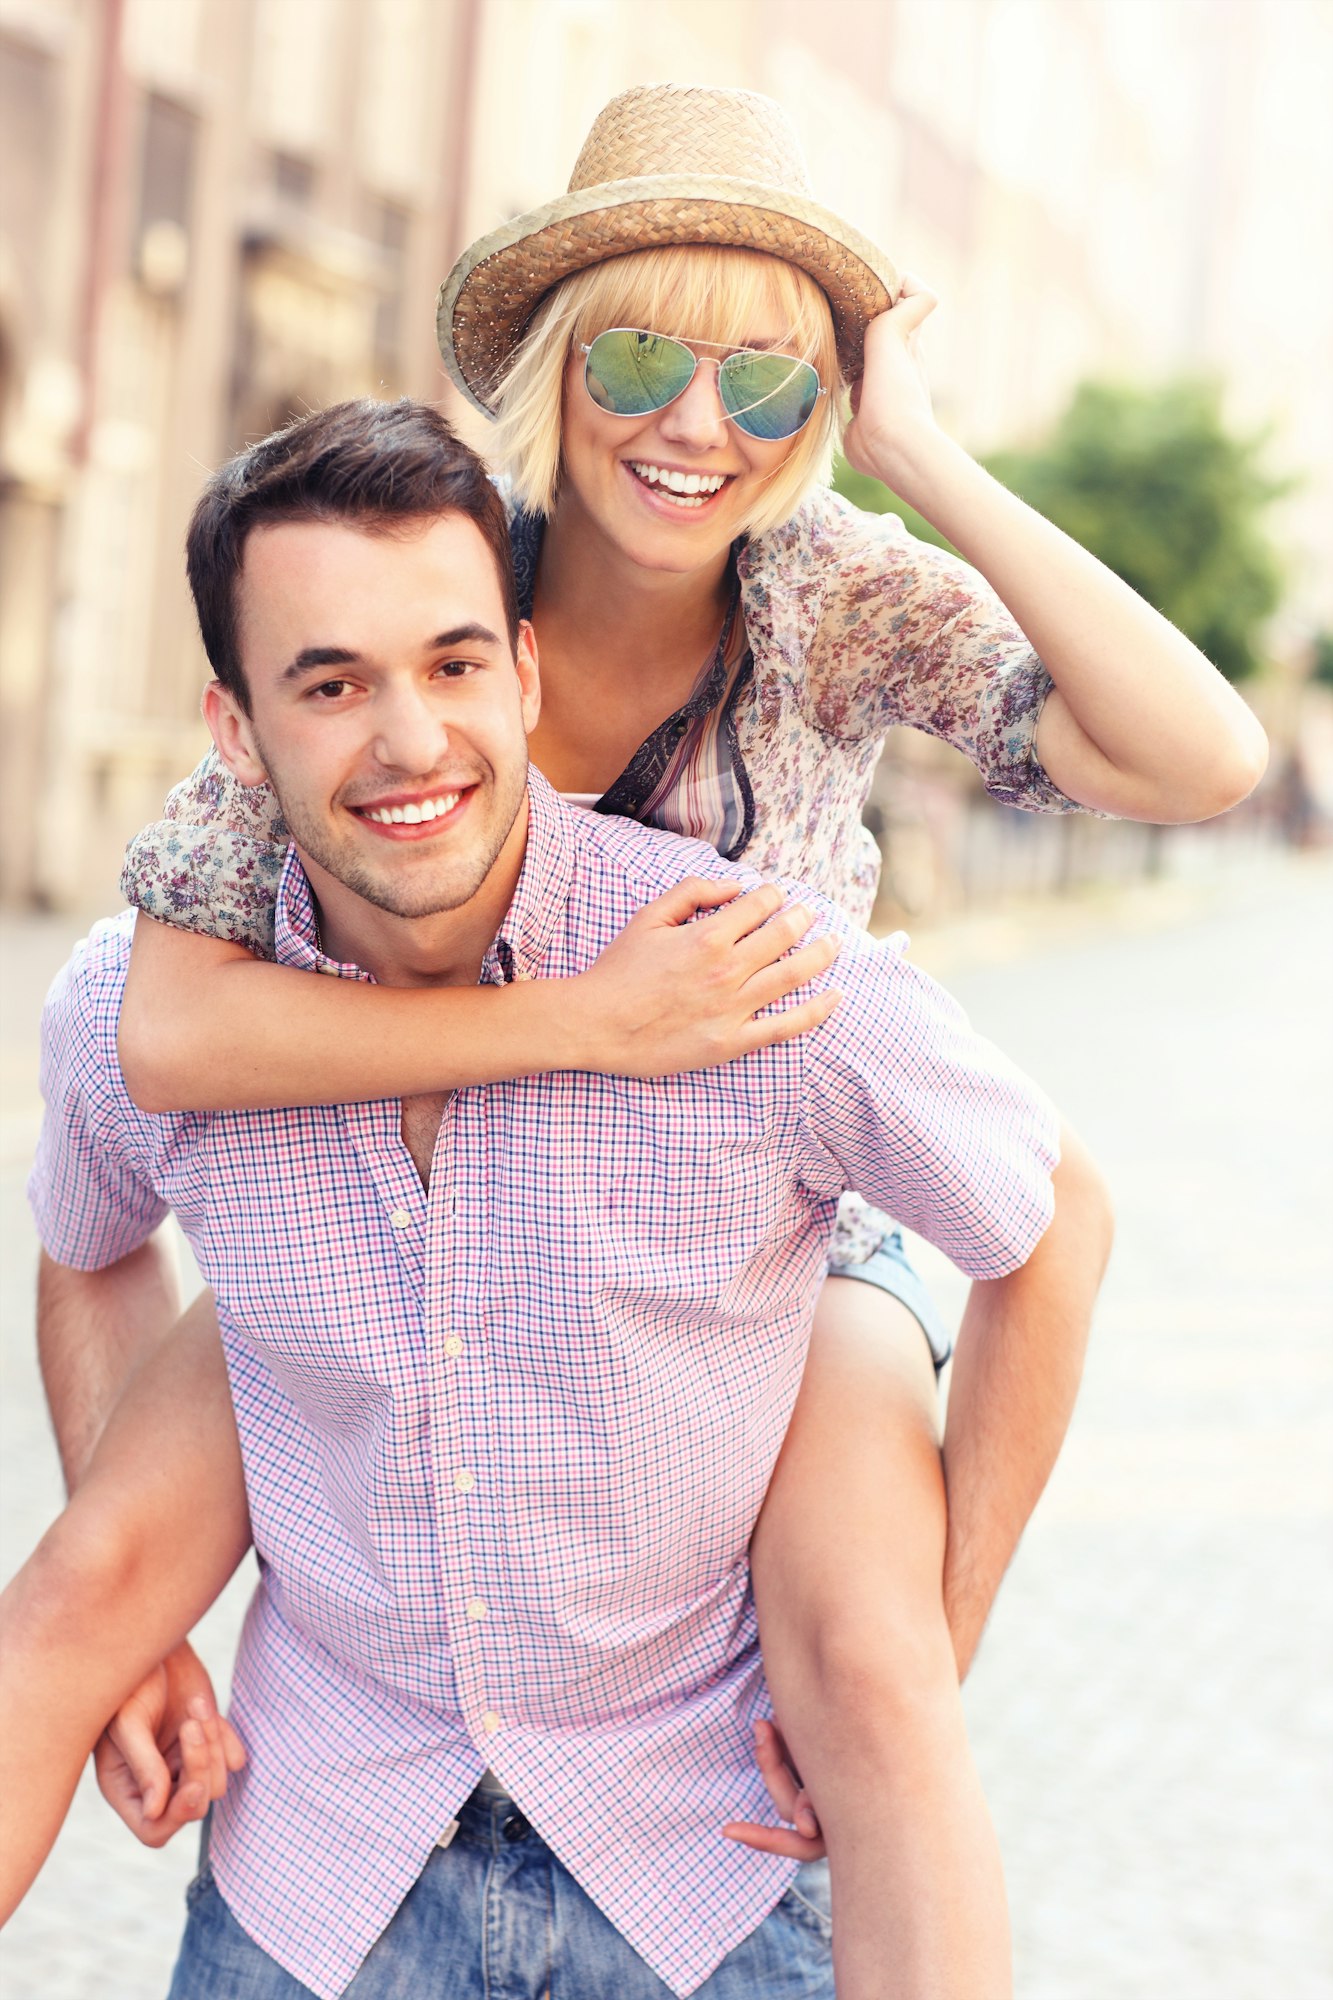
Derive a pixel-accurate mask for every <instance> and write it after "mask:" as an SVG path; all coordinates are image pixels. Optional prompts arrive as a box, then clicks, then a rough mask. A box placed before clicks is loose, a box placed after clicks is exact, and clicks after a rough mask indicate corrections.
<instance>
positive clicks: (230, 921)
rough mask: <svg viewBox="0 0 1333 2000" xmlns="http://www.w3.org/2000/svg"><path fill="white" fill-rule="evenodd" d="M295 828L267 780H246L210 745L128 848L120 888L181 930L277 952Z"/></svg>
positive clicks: (136, 904)
mask: <svg viewBox="0 0 1333 2000" xmlns="http://www.w3.org/2000/svg"><path fill="white" fill-rule="evenodd" d="M287 845H288V834H287V828H286V825H285V824H284V821H283V818H282V814H281V813H280V811H279V810H278V802H277V800H276V799H275V798H274V796H273V793H272V792H271V791H270V789H269V787H268V786H267V785H242V784H239V783H238V782H237V780H236V779H235V778H233V777H232V775H231V773H230V772H229V771H228V770H227V768H226V766H225V765H224V764H223V763H222V762H221V760H220V758H219V757H218V755H217V752H216V751H215V750H210V751H209V753H208V755H207V756H206V757H205V758H204V760H203V762H202V763H201V764H198V765H196V767H195V769H194V770H193V771H191V773H190V775H189V777H188V778H186V780H185V781H184V783H183V784H180V785H177V786H176V789H175V790H174V791H173V792H172V794H171V796H170V797H169V798H168V800H167V803H166V806H165V808H164V810H163V815H162V818H161V819H160V820H158V821H157V822H156V823H155V824H154V825H153V826H148V827H145V828H144V830H143V832H142V833H139V834H136V835H135V837H134V839H133V840H132V841H131V842H130V844H129V847H128V848H127V849H126V853H125V867H124V871H123V873H122V875H121V878H120V887H121V893H122V894H123V895H124V897H125V900H126V901H127V902H128V903H131V904H133V905H134V907H135V908H136V909H140V910H144V911H146V913H147V914H148V915H149V916H150V917H157V918H159V919H160V920H161V921H162V922H163V923H168V924H175V925H177V926H178V928H179V929H181V930H187V931H200V932H202V934H203V935H204V936H205V937H218V938H230V939H232V940H233V941H234V942H235V943H237V944H244V945H248V946H249V947H250V949H251V950H252V951H257V952H259V953H260V954H261V955H262V956H263V957H264V958H272V957H273V949H274V947H273V913H274V908H275V905H276V903H277V895H278V881H279V878H280V877H281V874H282V868H283V863H284V861H285V860H286V857H287Z"/></svg>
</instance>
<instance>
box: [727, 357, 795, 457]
mask: <svg viewBox="0 0 1333 2000" xmlns="http://www.w3.org/2000/svg"><path fill="white" fill-rule="evenodd" d="M717 387H718V394H719V395H720V396H721V398H722V407H723V409H724V410H725V411H726V413H727V415H728V416H729V417H731V418H732V419H733V421H734V422H735V423H737V424H739V426H740V428H741V429H742V430H743V431H748V432H749V434H750V436H751V437H756V438H788V437H795V435H796V433H797V431H798V430H800V428H801V426H802V425H803V424H805V423H807V422H808V421H809V418H810V412H811V411H812V410H813V409H814V407H815V404H816V403H817V402H818V401H819V377H818V375H817V374H816V373H815V371H814V369H813V368H812V367H811V365H810V363H809V362H808V361H798V360H797V359H796V358H795V356H794V355H791V354H729V355H728V356H727V358H726V360H725V361H724V362H723V363H722V366H721V368H720V369H719V370H718V376H717Z"/></svg>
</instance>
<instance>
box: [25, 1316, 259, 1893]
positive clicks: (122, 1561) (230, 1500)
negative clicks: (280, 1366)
mask: <svg viewBox="0 0 1333 2000" xmlns="http://www.w3.org/2000/svg"><path fill="white" fill-rule="evenodd" d="M249 1542H250V1523H249V1517H248V1514H247V1510H246V1500H245V1480H244V1474H243V1472H242V1468H241V1455H240V1446H239V1444H238V1442H237V1438H236V1426H235V1421H234V1419H233V1416H232V1408H231V1396H230V1394H229V1391H228V1387H227V1376H226V1369H225V1366H224V1364H223V1360H222V1352H221V1348H220V1346H219V1343H218V1335H217V1323H216V1320H215V1318H214V1315H213V1304H212V1299H211V1297H210V1296H209V1295H207V1294H205V1295H204V1296H203V1297H201V1298H200V1299H199V1300H198V1301H197V1302H196V1304H195V1305H194V1306H192V1307H191V1309H190V1311H189V1312H188V1313H187V1314H186V1316H185V1318H184V1319H183V1320H182V1321H181V1324H180V1326H179V1327H178V1328H177V1329H176V1330H175V1331H174V1332H173V1333H171V1334H169V1335H168V1336H167V1338H166V1339H165V1340H164V1341H163V1342H162V1343H161V1344H160V1345H159V1346H158V1347H157V1349H156V1350H155V1351H154V1352H153V1353H152V1354H151V1355H150V1356H149V1357H148V1359H147V1360H146V1361H145V1362H144V1363H143V1365H142V1366H141V1367H140V1368H139V1370H138V1372H137V1373H136V1374H135V1375H134V1376H133V1377H132V1378H131V1380H130V1382H129V1384H128V1385H127V1387H126V1389H125V1392H124V1394H123V1396H122V1397H121V1399H120V1401H119V1402H118V1403H117V1405H116V1407H115V1409H114V1410H113V1411H112V1413H111V1416H110V1418H109V1419H108V1421H107V1425H106V1429H105V1430H104V1431H103V1433H102V1436H101V1438H100V1439H99V1441H98V1445H97V1449H96V1451H95V1452H94V1454H93V1457H92V1460H91V1462H90V1464H89V1466H88V1470H87V1472H86V1474H85V1475H84V1478H83V1480H82V1482H81V1484H80V1485H79V1487H78V1489H77V1491H76V1492H75V1494H74V1496H73V1498H72V1499H71V1500H70V1502H69V1505H68V1506H67V1507H66V1509H65V1511H64V1512H63V1513H62V1514H61V1515H60V1517H59V1518H58V1520H57V1521H56V1522H55V1523H54V1524H53V1526H52V1527H51V1528H50V1529H48V1531H47V1533H46V1534H45V1535H44V1536H43V1538H42V1540H41V1542H40V1543H39V1544H38V1546H37V1548H36V1550H35V1551H34V1552H33V1554H32V1556H30V1557H29V1559H28V1561H27V1562H26V1563H25V1564H24V1566H23V1568H22V1569H21V1570H20V1571H19V1573H18V1575H17V1576H16V1577H15V1578H14V1580H13V1582H12V1583H11V1584H10V1585H9V1586H8V1588H7V1589H6V1590H5V1592H4V1594H3V1596H0V1719H2V1720H3V1727H0V1797H3V1799H4V1801H5V1810H4V1819H3V1830H2V1831H3V1837H2V1838H0V1922H3V1921H4V1919H5V1918H6V1917H7V1916H8V1915H9V1913H10V1912H11V1911H12V1910H13V1909H14V1907H15V1906H16V1904H17V1903H18V1902H19V1901H20V1899H21V1898H22V1896H23V1895H24V1893H25V1892H26V1890H27V1888H28V1886H29V1884H30V1883H31V1881H32V1879H33V1877H34V1876H35V1875H36V1873H37V1870H38V1869H39V1868H40V1866H41V1864H42V1862H43V1861H44V1859H45V1858H46V1855H47V1854H48V1853H49V1851H50V1848H51V1845H52V1843H53V1842H54V1840H55V1837H56V1835H57V1833H58V1832H59V1830H60V1826H61V1822H62V1821H63V1819H64V1816H65V1813H66V1811H67V1810H68V1807H69V1802H70V1799H71V1798H72V1796H73V1793H74V1787H75V1785H76V1784H77V1782H78V1777H79V1772H80V1770H81V1769H82V1767H83V1763H84V1760H85V1759H86V1758H87V1756H88V1753H89V1751H90V1750H91V1749H92V1746H93V1744H94V1743H95V1741H96V1740H97V1737H98V1736H99V1735H100V1733H101V1731H102V1729H103V1727H104V1725H105V1724H106V1722H107V1720H108V1718H109V1717H110V1716H111V1715H112V1713H113V1711H114V1710H115V1708H116V1706H117V1704H118V1703H120V1702H121V1701H123V1700H124V1699H125V1697H126V1696H127V1695H128V1694H129V1693H130V1692H131V1691H132V1690H133V1689H134V1688H135V1687H136V1686H137V1685H138V1683H139V1682H140V1681H141V1680H142V1679H143V1677H144V1675H145V1674H146V1673H147V1672H148V1671H149V1669H150V1668H151V1667H153V1666H154V1665H156V1663H157V1662H158V1661H159V1660H161V1659H162V1658H163V1657H164V1656H165V1655H166V1654H167V1653H168V1652H169V1651H170V1650H171V1649H172V1648H173V1647H174V1646H175V1645H176V1644H177V1643H178V1642H179V1641H180V1640H181V1639H182V1638H183V1637H184V1636H185V1634H186V1633H187V1632H188V1631H189V1629H190V1627H191V1626H192V1625H193V1624H194V1623H195V1621H196V1619H198V1618H199V1617H200V1615H201V1614H202V1613H203V1612H204V1611H205V1610H206V1609H207V1607H208V1606H209V1605H210V1604H211V1603H212V1601H213V1599H214V1598H215V1597H216V1596H217V1594H218V1592H219V1591H220V1590H221V1589H222V1587H223V1585H224V1584H225V1583H226V1581H227V1579H228V1578H229V1577H230V1575H231V1573H232V1571H233V1570H234V1569H235V1567H236V1565H237V1563H238V1562H239V1561H240V1559H241V1557H242V1556H243V1555H244V1553H245V1550H246V1549H247V1547H248V1546H249Z"/></svg>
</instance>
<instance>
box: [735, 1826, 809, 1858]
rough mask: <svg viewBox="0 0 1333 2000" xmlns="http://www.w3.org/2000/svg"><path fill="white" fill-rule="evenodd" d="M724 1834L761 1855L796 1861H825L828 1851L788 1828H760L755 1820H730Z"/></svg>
mask: <svg viewBox="0 0 1333 2000" xmlns="http://www.w3.org/2000/svg"><path fill="white" fill-rule="evenodd" d="M722 1832H723V1835H724V1836H725V1838H726V1839H727V1840H735V1841H739V1842H740V1844H741V1846H742V1847H754V1848H757V1849H758V1850H759V1852H760V1853H761V1854H785V1855H788V1856H789V1857H790V1859H791V1860H793V1861H822V1860H823V1858H824V1856H825V1854H826V1853H827V1852H828V1849H827V1848H826V1847H825V1845H824V1843H823V1841H822V1840H806V1839H804V1838H803V1837H802V1835H801V1834H799V1833H791V1832H789V1831H788V1829H787V1828H786V1827H785V1826H760V1825H758V1824H757V1822H755V1821H754V1820H744V1819H733V1820H728V1821H727V1824H726V1825H725V1826H724V1827H723V1829H722Z"/></svg>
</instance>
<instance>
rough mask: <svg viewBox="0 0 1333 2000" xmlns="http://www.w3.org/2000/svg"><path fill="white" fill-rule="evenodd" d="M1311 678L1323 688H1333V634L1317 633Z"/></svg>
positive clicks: (1311, 665) (1311, 664)
mask: <svg viewBox="0 0 1333 2000" xmlns="http://www.w3.org/2000/svg"><path fill="white" fill-rule="evenodd" d="M1310 678H1311V680H1313V681H1318V682H1319V684H1320V686H1321V687H1333V632H1316V633H1315V636H1314V657H1313V659H1312V660H1311V662H1310Z"/></svg>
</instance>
